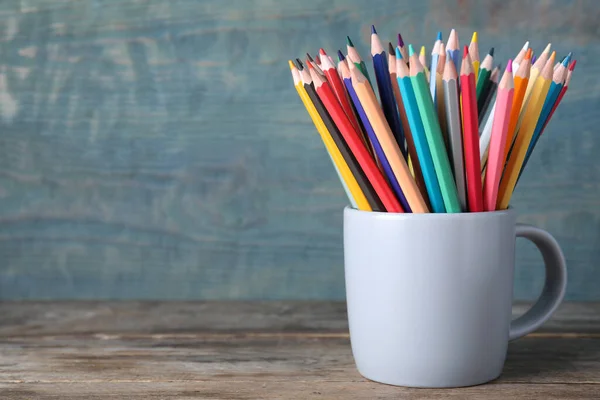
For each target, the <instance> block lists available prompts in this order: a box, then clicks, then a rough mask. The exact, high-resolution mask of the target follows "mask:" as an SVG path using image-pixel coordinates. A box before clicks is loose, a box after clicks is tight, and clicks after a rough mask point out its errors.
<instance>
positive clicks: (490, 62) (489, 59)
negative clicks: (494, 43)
mask: <svg viewBox="0 0 600 400" xmlns="http://www.w3.org/2000/svg"><path fill="white" fill-rule="evenodd" d="M493 68H494V48H493V47H492V48H491V49H490V52H489V53H488V54H487V55H486V56H485V58H484V59H483V61H482V62H481V65H480V66H479V74H478V75H477V89H476V90H477V101H478V102H479V101H480V100H479V99H480V98H482V96H483V93H484V91H485V89H486V88H487V87H488V86H489V85H488V84H489V82H490V76H491V75H492V69H493ZM481 101H482V102H483V99H482V100H481Z"/></svg>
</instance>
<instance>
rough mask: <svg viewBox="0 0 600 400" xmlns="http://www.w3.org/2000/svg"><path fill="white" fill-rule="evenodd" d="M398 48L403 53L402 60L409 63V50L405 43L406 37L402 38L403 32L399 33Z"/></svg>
mask: <svg viewBox="0 0 600 400" xmlns="http://www.w3.org/2000/svg"><path fill="white" fill-rule="evenodd" d="M398 48H399V49H400V54H401V55H402V60H404V62H405V63H408V51H407V49H406V46H405V44H404V39H402V35H401V34H398Z"/></svg>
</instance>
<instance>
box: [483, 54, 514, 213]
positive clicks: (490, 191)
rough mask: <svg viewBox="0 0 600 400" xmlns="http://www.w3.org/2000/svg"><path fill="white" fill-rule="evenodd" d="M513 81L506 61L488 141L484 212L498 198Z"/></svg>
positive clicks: (492, 207)
mask: <svg viewBox="0 0 600 400" xmlns="http://www.w3.org/2000/svg"><path fill="white" fill-rule="evenodd" d="M514 87H515V85H514V80H513V74H512V60H508V63H507V64H506V70H505V71H504V76H502V80H501V81H500V84H498V92H497V93H498V94H497V95H496V96H497V98H496V111H495V114H494V122H493V125H492V138H491V141H490V147H489V153H488V162H487V169H486V173H485V182H484V184H483V207H484V210H485V211H494V210H495V209H496V200H497V198H498V185H499V184H500V177H501V176H502V169H503V168H504V157H503V156H504V147H505V145H506V135H507V133H508V122H509V120H510V111H511V108H512V103H513V96H514V93H515V90H514Z"/></svg>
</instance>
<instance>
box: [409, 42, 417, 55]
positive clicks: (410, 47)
mask: <svg viewBox="0 0 600 400" xmlns="http://www.w3.org/2000/svg"><path fill="white" fill-rule="evenodd" d="M413 54H415V49H414V48H413V45H412V44H409V45H408V56H409V57H412V55H413Z"/></svg>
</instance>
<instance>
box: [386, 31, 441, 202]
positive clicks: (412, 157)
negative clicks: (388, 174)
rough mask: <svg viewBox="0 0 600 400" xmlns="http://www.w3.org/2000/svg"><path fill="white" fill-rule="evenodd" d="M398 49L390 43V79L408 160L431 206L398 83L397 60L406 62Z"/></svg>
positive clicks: (418, 184) (426, 200)
mask: <svg viewBox="0 0 600 400" xmlns="http://www.w3.org/2000/svg"><path fill="white" fill-rule="evenodd" d="M398 51H399V49H398V48H396V49H394V47H393V46H392V44H391V43H388V68H389V73H390V81H391V82H392V89H393V90H394V97H395V98H396V104H397V105H398V113H399V115H400V123H401V124H402V130H403V131H404V138H405V139H406V147H407V150H408V156H409V157H408V160H407V162H408V164H409V168H412V171H413V176H414V177H415V181H416V182H417V187H418V188H419V190H420V191H421V194H422V195H423V198H424V199H425V202H426V203H428V206H430V204H429V199H428V196H427V187H426V186H425V180H424V179H423V171H422V170H421V164H420V162H419V158H418V155H417V151H416V149H415V143H414V140H413V137H412V132H411V130H410V123H409V121H408V116H407V115H406V110H405V107H404V100H403V98H402V95H401V94H400V87H399V85H398V79H397V74H396V70H397V66H396V65H397V62H399V63H403V62H404V61H402V60H401V59H396V53H398ZM398 54H400V53H398ZM430 208H431V207H430Z"/></svg>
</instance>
